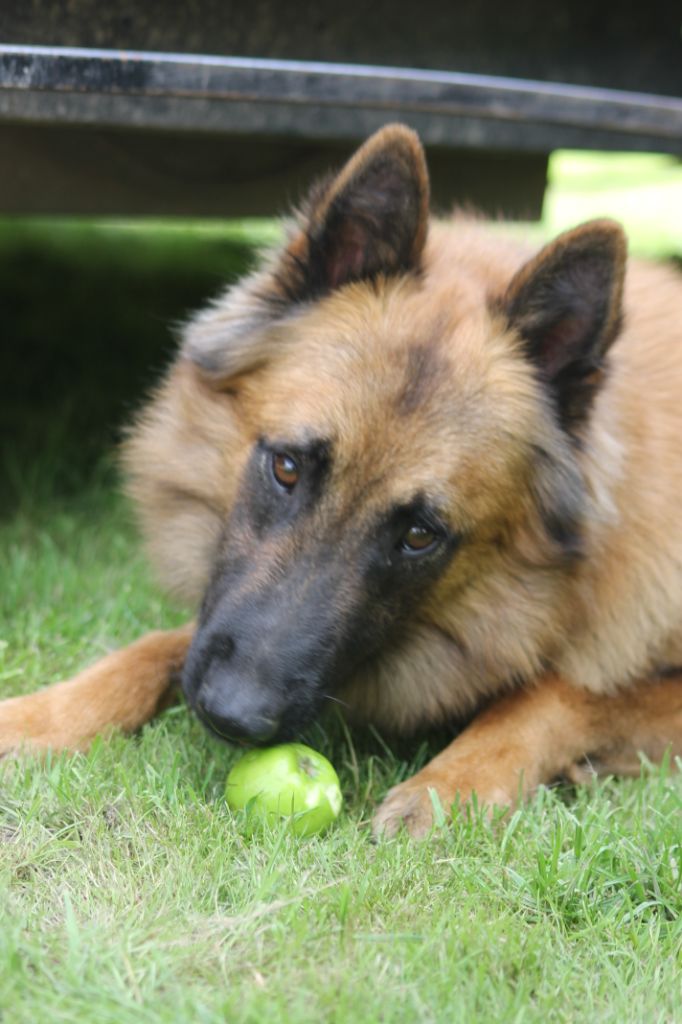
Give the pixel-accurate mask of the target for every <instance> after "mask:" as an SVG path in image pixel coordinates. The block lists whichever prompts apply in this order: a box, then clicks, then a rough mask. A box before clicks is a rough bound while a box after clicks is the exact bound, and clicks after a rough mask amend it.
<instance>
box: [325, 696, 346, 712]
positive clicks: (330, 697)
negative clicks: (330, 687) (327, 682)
mask: <svg viewBox="0 0 682 1024" xmlns="http://www.w3.org/2000/svg"><path fill="white" fill-rule="evenodd" d="M322 697H323V699H324V700H331V701H333V702H334V703H335V704H340V705H341V707H342V708H348V709H349V710H350V704H347V703H346V701H345V700H341V699H340V698H339V697H333V696H332V695H331V693H323V694H322Z"/></svg>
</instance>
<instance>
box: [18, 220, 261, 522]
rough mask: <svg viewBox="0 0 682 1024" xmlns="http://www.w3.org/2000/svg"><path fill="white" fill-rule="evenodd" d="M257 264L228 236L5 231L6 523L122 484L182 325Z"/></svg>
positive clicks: (80, 228) (21, 226) (62, 228)
mask: <svg viewBox="0 0 682 1024" xmlns="http://www.w3.org/2000/svg"><path fill="white" fill-rule="evenodd" d="M251 258H252V250H251V249H250V248H249V247H248V246H247V245H245V244H244V243H243V242H235V241H230V240H229V239H228V240H227V241H225V240H223V239H221V237H220V236H219V235H218V234H217V233H216V234H210V235H209V234H200V233H197V232H192V231H190V230H187V231H183V230H181V229H178V230H177V231H167V230H166V231H162V232H154V231H139V230H124V229H117V228H116V227H114V226H111V227H110V226H106V227H97V226H95V225H92V224H86V223H85V224H84V223H81V224H79V223H64V222H56V223H54V224H45V223H40V224H30V223H27V222H7V221H5V222H0V310H1V311H2V312H1V321H0V322H1V325H2V342H3V372H2V374H0V444H1V446H2V450H1V453H0V466H1V467H2V471H1V472H0V514H4V515H6V514H8V513H10V512H12V511H16V508H17V506H18V505H21V506H22V507H31V506H36V505H38V504H39V503H41V502H42V501H45V500H49V498H51V497H60V496H65V495H71V494H73V493H75V492H76V491H78V490H79V489H81V488H82V487H83V485H84V484H85V483H86V482H87V481H88V480H90V479H92V477H93V474H94V475H95V476H96V477H99V479H100V480H101V479H102V478H104V479H108V478H110V477H111V476H112V475H113V462H114V460H113V458H111V457H108V458H107V457H106V456H107V455H109V456H111V454H112V453H113V451H114V448H115V444H116V442H117V440H118V438H119V437H120V434H121V430H122V427H123V426H124V425H125V423H126V422H127V421H129V420H130V418H131V416H132V414H133V413H134V411H135V409H136V408H137V406H138V405H139V403H140V400H141V398H142V396H143V395H144V394H145V393H146V392H147V391H148V390H149V389H150V388H151V387H152V386H153V385H154V382H155V381H156V380H157V379H158V377H159V375H160V372H161V371H162V370H163V368H164V367H165V365H166V364H167V363H168V361H169V359H170V357H171V355H172V353H173V351H174V349H175V345H176V340H175V335H176V328H177V325H178V324H179V323H181V322H182V320H183V319H184V318H185V317H187V316H188V315H189V314H190V313H191V312H192V311H193V310H194V309H195V308H197V307H198V306H200V305H201V304H202V303H203V302H205V301H206V299H207V298H208V297H210V296H213V295H215V294H216V293H217V292H218V291H219V290H220V289H221V287H222V286H223V285H224V284H225V282H227V281H229V280H232V279H234V278H235V277H237V276H239V275H240V274H241V273H243V271H244V270H245V269H246V267H247V266H248V265H249V264H250V262H251ZM103 455H104V456H105V458H104V460H103V459H102V456H103Z"/></svg>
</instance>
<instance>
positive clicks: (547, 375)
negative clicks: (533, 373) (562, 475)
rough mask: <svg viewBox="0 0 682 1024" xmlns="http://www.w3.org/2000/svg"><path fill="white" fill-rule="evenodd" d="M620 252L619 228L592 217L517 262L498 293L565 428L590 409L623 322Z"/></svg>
mask: <svg viewBox="0 0 682 1024" xmlns="http://www.w3.org/2000/svg"><path fill="white" fill-rule="evenodd" d="M625 258H626V241H625V235H624V234H623V231H622V228H621V227H620V226H619V225H618V224H616V223H615V222H614V221H609V220H595V221H589V222H588V223H587V224H583V225H582V226H581V227H578V228H575V229H574V230H573V231H566V232H565V233H564V234H562V235H559V237H558V238H557V239H556V240H555V241H554V242H552V243H550V244H549V245H547V246H546V247H545V248H544V249H542V250H541V251H540V252H539V253H538V255H537V256H536V257H535V258H534V259H532V260H530V261H529V262H528V263H527V264H526V265H525V266H524V267H522V268H521V270H520V271H519V272H518V273H517V274H516V276H515V277H514V278H513V280H512V282H511V284H510V285H509V288H508V289H507V292H506V294H505V296H504V298H503V300H502V307H503V310H504V312H505V314H506V316H507V318H508V320H509V322H510V324H511V326H512V327H513V328H514V329H515V330H516V331H518V333H519V334H520V336H521V338H522V339H523V342H524V344H525V347H526V351H527V353H528V355H529V356H530V358H531V359H532V361H533V362H534V363H535V365H536V366H537V368H538V371H539V373H540V375H541V377H542V379H543V380H544V381H545V382H546V383H547V385H548V386H549V388H550V390H551V392H552V395H553V397H554V400H555V402H556V406H557V409H558V413H559V418H560V421H561V423H562V424H563V426H565V427H566V428H567V429H569V430H570V429H571V428H576V427H578V426H579V425H580V423H581V422H582V421H583V420H584V419H585V417H586V415H587V413H588V412H589V408H590V405H591V402H592V399H593V397H594V395H595V393H596V391H597V389H598V387H599V385H600V382H601V376H602V370H603V368H604V356H605V354H606V352H607V350H608V348H609V346H610V345H611V343H612V342H613V341H614V339H615V338H616V336H617V334H618V331H619V329H620V324H621V300H622V292H623V277H624V273H625Z"/></svg>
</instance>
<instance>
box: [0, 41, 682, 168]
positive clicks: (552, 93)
mask: <svg viewBox="0 0 682 1024" xmlns="http://www.w3.org/2000/svg"><path fill="white" fill-rule="evenodd" d="M27 93H30V94H32V95H34V96H35V95H38V96H39V95H40V94H44V93H50V94H53V95H54V94H58V95H59V96H60V97H62V98H63V99H64V101H65V103H66V104H67V106H65V107H63V108H61V107H60V106H59V105H57V106H56V107H55V106H54V105H51V106H52V109H51V118H52V119H53V120H54V119H59V117H60V116H63V117H64V119H65V120H74V112H73V111H69V110H68V109H67V107H68V99H69V97H73V98H74V100H75V99H76V97H84V96H86V95H87V96H90V97H96V96H101V97H102V98H106V97H111V98H114V97H138V98H139V99H140V100H145V99H147V100H152V99H155V98H156V99H160V98H161V99H170V100H175V101H178V102H182V101H204V102H205V103H206V102H208V103H210V104H211V105H213V104H214V103H217V104H221V105H222V104H230V103H234V104H243V103H254V104H262V105H265V106H266V107H267V106H268V105H271V106H272V107H282V106H287V107H291V108H293V110H294V111H295V109H296V108H297V107H298V108H301V107H311V108H321V109H322V110H324V109H328V110H329V122H330V123H329V134H330V136H334V135H335V134H336V133H335V131H334V125H333V111H334V109H336V110H337V111H339V113H341V112H342V111H348V110H356V111H358V112H359V113H360V112H362V111H366V112H370V111H373V112H381V113H383V114H384V115H385V116H386V118H387V119H388V118H395V119H400V118H401V117H406V118H409V116H410V115H416V116H420V119H422V118H423V117H424V116H426V117H429V116H433V117H436V118H438V119H442V118H446V119H447V118H453V119H461V118H465V119H468V118H471V119H480V120H483V121H489V122H493V123H494V122H497V123H498V124H504V123H506V124H510V123H513V124H516V125H518V128H519V133H520V134H522V131H523V128H524V126H532V125H538V126H546V127H554V128H556V129H561V128H566V129H569V130H570V129H576V128H578V129H585V130H588V131H590V130H594V131H597V132H600V133H610V132H613V133H615V134H616V135H617V136H618V137H619V138H622V139H625V143H626V145H627V139H628V137H632V139H633V142H634V141H635V139H636V138H637V137H638V136H645V137H646V138H647V140H648V141H650V142H653V143H654V144H655V141H656V140H657V139H658V140H660V142H661V143H664V144H665V149H666V150H668V151H677V146H678V145H679V151H680V152H682V100H680V99H677V98H675V97H670V96H652V95H648V94H640V93H630V92H623V91H619V90H609V89H602V88H589V87H584V86H571V85H564V84H561V83H553V82H539V81H537V82H536V81H529V80H516V79H509V78H502V77H495V76H485V75H472V74H463V73H459V72H443V71H423V70H418V69H405V68H388V67H371V66H365V65H349V64H322V63H314V62H303V61H278V60H265V59H252V58H248V59H247V58H238V57H217V56H204V55H190V56H188V55H184V54H168V53H152V52H145V51H114V50H94V49H93V50H90V49H81V48H62V47H39V46H36V47H31V46H15V45H11V46H10V45H0V98H1V97H2V95H3V94H4V95H8V94H13V95H14V97H15V100H19V98H20V96H21V95H22V94H24V95H25V94H27ZM76 106H77V104H76ZM12 108H13V111H12V114H11V116H12V119H13V120H16V118H17V103H16V102H15V103H13V104H12ZM60 110H61V113H60ZM199 110H200V105H199V106H198V107H197V113H199ZM139 113H140V115H141V116H140V117H139V118H137V119H136V123H137V124H138V125H139V126H140V127H142V126H143V124H144V116H143V111H142V109H140V111H139ZM168 114H169V124H170V123H172V111H171V110H169V111H168ZM76 115H77V110H76ZM0 116H2V115H0ZM200 120H201V119H200V118H199V119H198V122H197V130H199V129H200V128H201V123H200ZM341 120H342V121H345V120H346V119H345V118H341ZM491 127H493V125H491ZM344 134H345V132H344ZM425 141H429V140H428V138H427V139H426V140H425Z"/></svg>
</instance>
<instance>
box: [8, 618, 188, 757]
mask: <svg viewBox="0 0 682 1024" xmlns="http://www.w3.org/2000/svg"><path fill="white" fill-rule="evenodd" d="M192 633H193V625H187V626H183V627H182V628H180V629H173V630H166V631H163V632H162V631H158V632H155V633H149V634H148V635H147V636H144V637H142V639H140V640H138V641H137V642H136V643H134V644H131V645H130V646H129V647H125V648H123V649H122V650H120V651H114V653H113V654H109V655H107V656H106V657H104V658H102V659H101V660H100V661H97V662H95V664H94V665H91V666H90V667H89V668H86V669H85V670H84V671H83V672H80V673H79V674H78V675H77V676H74V678H73V679H69V680H67V681H66V682H63V683H57V684H55V685H54V686H48V687H46V688H45V689H43V690H38V691H37V692H36V693H30V694H27V695H26V696H24V697H10V698H9V699H8V700H5V701H2V702H0V754H6V753H8V752H10V751H13V750H18V749H19V748H22V747H24V748H27V749H37V750H45V749H48V748H50V749H53V750H82V749H84V748H85V747H87V746H88V744H89V743H90V742H91V741H92V740H93V739H94V737H95V736H97V735H98V734H99V733H101V732H106V731H107V730H110V729H123V730H125V731H128V732H130V731H133V730H134V729H138V728H139V727H140V726H141V725H144V723H145V722H148V721H149V719H150V718H152V717H153V716H154V714H155V713H156V711H157V710H159V708H160V707H161V706H163V703H164V700H165V699H166V698H167V695H168V691H169V688H170V686H171V683H172V682H173V677H174V676H175V674H176V673H177V672H178V671H179V670H180V669H181V668H182V664H183V662H184V660H185V655H186V653H187V649H188V647H189V645H190V642H191V639H192Z"/></svg>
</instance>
